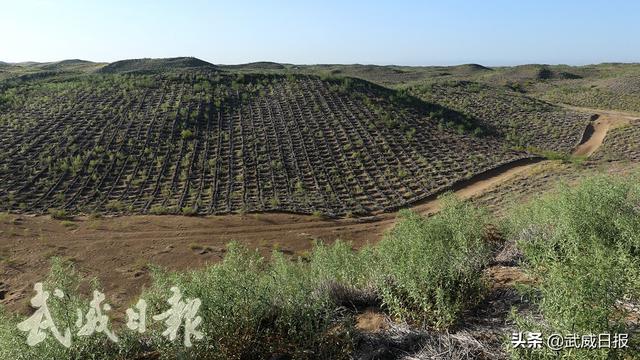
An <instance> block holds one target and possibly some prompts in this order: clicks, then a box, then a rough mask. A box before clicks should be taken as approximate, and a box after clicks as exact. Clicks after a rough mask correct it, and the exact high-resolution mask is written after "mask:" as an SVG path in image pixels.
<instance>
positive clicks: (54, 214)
mask: <svg viewBox="0 0 640 360" xmlns="http://www.w3.org/2000/svg"><path fill="white" fill-rule="evenodd" d="M49 215H51V218H53V219H56V220H68V219H69V214H67V212H66V211H65V210H64V209H53V208H51V209H49Z"/></svg>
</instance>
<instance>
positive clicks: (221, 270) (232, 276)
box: [145, 244, 351, 359]
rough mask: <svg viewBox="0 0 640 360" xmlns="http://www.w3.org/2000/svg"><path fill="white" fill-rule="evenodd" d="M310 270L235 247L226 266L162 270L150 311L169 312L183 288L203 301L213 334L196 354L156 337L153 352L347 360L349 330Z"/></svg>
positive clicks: (210, 356) (177, 355) (205, 324)
mask: <svg viewBox="0 0 640 360" xmlns="http://www.w3.org/2000/svg"><path fill="white" fill-rule="evenodd" d="M308 268H309V265H308V264H304V263H302V262H291V261H289V260H287V259H285V258H283V257H282V255H280V254H279V253H274V255H273V258H272V260H271V261H270V262H269V263H267V262H265V260H264V259H263V258H261V257H260V256H259V254H258V253H257V252H254V251H249V250H246V249H244V248H241V247H239V246H236V245H235V244H231V245H230V246H229V248H228V252H227V255H226V256H225V259H224V261H223V262H221V263H219V264H215V265H213V266H210V267H208V268H206V269H204V270H198V271H193V272H189V273H183V274H176V273H164V272H161V271H155V273H154V280H155V283H154V286H153V288H152V289H151V290H150V291H149V292H148V293H147V294H146V295H145V298H147V299H148V301H149V303H150V309H156V310H155V311H156V312H157V311H161V309H164V308H166V303H165V301H166V300H165V299H166V298H167V297H168V295H169V293H168V290H167V289H169V288H170V287H171V286H174V285H177V286H178V287H179V288H180V289H182V293H183V295H184V297H187V298H194V297H197V298H199V299H201V300H202V306H201V307H200V309H199V312H198V315H200V316H202V319H203V321H202V323H201V326H200V331H202V332H203V333H204V334H206V335H205V337H204V338H203V339H202V340H199V341H197V342H194V346H193V347H192V348H190V349H189V348H185V347H184V346H183V345H182V343H181V342H180V341H176V342H174V343H167V342H166V340H165V339H164V338H163V337H161V336H159V335H156V336H154V337H152V339H153V342H152V344H153V347H154V348H157V349H159V350H160V353H161V354H164V355H165V356H166V357H167V358H172V359H173V358H197V359H233V358H235V359H263V358H267V359H268V358H272V357H274V356H277V355H284V354H287V355H289V356H292V357H293V358H296V359H306V358H309V359H315V358H335V359H339V358H345V357H346V355H347V354H348V351H349V349H350V348H351V340H350V338H349V336H348V330H349V325H348V324H347V323H342V324H341V322H340V321H339V320H338V315H339V313H338V312H337V310H336V308H335V307H334V306H333V305H332V303H331V301H330V299H329V298H328V297H327V296H326V294H324V293H322V292H320V291H318V290H319V287H318V284H317V282H316V281H314V278H313V277H312V276H310V275H311V273H310V272H309V271H308ZM152 311H153V310H152ZM161 330H162V329H152V331H154V332H156V334H158V332H159V331H161Z"/></svg>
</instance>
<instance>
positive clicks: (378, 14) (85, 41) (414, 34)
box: [0, 0, 640, 66]
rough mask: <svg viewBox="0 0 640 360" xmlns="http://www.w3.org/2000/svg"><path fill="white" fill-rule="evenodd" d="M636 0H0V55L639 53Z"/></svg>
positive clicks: (499, 57)
mask: <svg viewBox="0 0 640 360" xmlns="http://www.w3.org/2000/svg"><path fill="white" fill-rule="evenodd" d="M639 19H640V1H636V0H628V1H620V0H601V1H596V0H581V1H574V0H564V1H563V0H535V1H530V0H495V1H494V0H484V1H478V0H466V1H463V0H449V1H446V0H442V1H431V0H423V1H418V0H413V1H412V0H396V1H375V0H368V1H360V0H353V1H349V0H343V1H337V0H323V1H279V0H271V1H246V0H226V1H200V0H191V1H190V0H183V1H174V0H166V1H165V0H155V1H146V0H139V1H135V0H129V1H122V0H110V1H92V0H84V1H81V0H78V1H70V0H21V1H15V0H0V34H1V35H0V61H5V62H21V61H39V62H48V61H58V60H63V59H83V60H91V61H100V62H112V61H117V60H122V59H132V58H157V57H177V56H195V57H197V58H200V59H203V60H206V61H209V62H211V63H215V64H239V63H247V62H253V61H276V62H283V63H295V64H326V63H332V64H336V63H339V64H353V63H360V64H380V65H388V64H397V65H454V64H463V63H479V64H483V65H489V66H499V65H516V64H525V63H545V64H571V65H583V64H593V63H601V62H640V20H639Z"/></svg>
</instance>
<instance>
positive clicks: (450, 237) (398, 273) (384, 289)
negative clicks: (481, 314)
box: [376, 195, 491, 329]
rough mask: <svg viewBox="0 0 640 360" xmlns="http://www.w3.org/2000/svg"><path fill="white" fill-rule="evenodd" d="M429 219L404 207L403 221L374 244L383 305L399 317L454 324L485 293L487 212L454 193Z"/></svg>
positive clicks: (444, 325)
mask: <svg viewBox="0 0 640 360" xmlns="http://www.w3.org/2000/svg"><path fill="white" fill-rule="evenodd" d="M441 201H442V203H443V206H444V208H443V210H442V211H441V212H439V213H438V214H436V215H434V216H433V217H431V218H424V217H421V216H419V215H418V214H415V213H413V212H411V211H407V210H404V211H401V212H400V221H399V222H398V223H397V224H396V226H395V227H394V228H393V230H392V231H391V232H390V233H389V234H388V236H387V237H385V238H384V239H383V240H382V242H381V243H380V244H379V245H378V246H376V256H377V257H378V261H379V262H380V269H379V270H378V271H379V275H378V287H379V289H380V292H381V295H382V300H383V303H384V305H385V306H386V307H387V308H388V309H389V310H390V311H391V313H392V314H393V315H395V316H397V317H399V318H401V319H406V320H414V321H418V322H420V323H424V324H427V325H431V326H433V327H435V328H438V329H444V328H448V327H449V326H451V325H453V324H454V323H455V322H456V321H457V320H458V318H459V316H460V315H461V314H462V313H463V312H464V311H466V310H468V309H470V308H471V307H473V306H474V305H476V304H477V303H478V302H479V301H480V300H481V299H482V296H483V294H484V292H485V288H486V285H485V281H484V279H483V277H482V271H481V270H482V269H483V267H484V266H486V264H487V263H488V261H489V260H490V255H491V248H490V246H489V245H488V243H487V241H486V239H485V237H486V230H487V225H488V217H487V214H486V213H485V212H484V211H482V210H481V209H479V208H476V207H474V206H473V205H471V204H469V203H466V202H462V201H460V200H458V199H456V198H455V197H453V195H450V196H446V197H444V198H441Z"/></svg>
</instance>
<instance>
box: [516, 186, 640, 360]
mask: <svg viewBox="0 0 640 360" xmlns="http://www.w3.org/2000/svg"><path fill="white" fill-rule="evenodd" d="M638 180H639V179H638V176H634V177H632V178H630V179H622V178H616V177H605V176H597V177H594V178H590V179H588V180H585V181H583V182H582V183H581V184H580V185H579V186H577V187H575V188H570V187H568V186H564V187H561V188H560V189H559V190H558V191H557V192H556V193H553V194H550V195H548V196H545V197H543V198H541V199H539V200H537V201H535V202H533V203H531V204H529V205H526V206H524V207H523V208H520V209H518V210H517V211H515V212H514V213H513V214H512V215H511V216H510V218H509V220H508V221H507V225H506V228H507V232H508V234H509V236H510V237H512V238H515V239H516V240H517V244H518V247H519V248H520V249H521V250H522V251H523V254H524V264H523V265H524V266H525V268H526V269H527V270H528V271H529V272H530V274H531V275H532V276H533V277H534V279H536V281H537V283H538V284H537V285H536V286H535V292H533V293H534V294H536V296H534V299H535V300H537V301H536V302H537V305H538V307H539V310H540V313H541V315H542V317H543V320H542V321H536V320H534V319H531V318H523V317H518V316H515V318H516V320H517V322H518V324H519V326H520V328H521V329H522V330H523V331H537V332H540V331H542V332H543V334H546V335H549V334H551V333H561V334H567V333H577V334H581V335H588V334H600V333H620V332H629V331H628V330H629V329H626V328H625V322H624V317H625V315H626V313H625V311H624V310H623V309H622V307H621V306H620V305H621V304H624V303H625V302H632V303H633V302H636V303H637V301H638V300H639V299H640V281H639V279H640V185H638V184H639V182H638ZM561 355H563V356H564V357H565V358H571V359H598V358H600V359H610V358H622V357H623V354H622V352H617V351H616V350H613V349H598V350H592V349H587V350H581V351H580V350H575V349H574V351H571V352H569V353H564V354H561ZM514 357H524V358H541V359H545V358H549V359H550V358H554V359H556V358H558V355H557V354H556V353H554V352H551V351H548V350H547V351H545V350H535V351H529V352H521V353H520V352H517V353H514Z"/></svg>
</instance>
